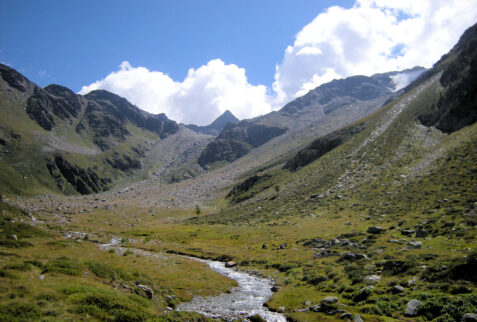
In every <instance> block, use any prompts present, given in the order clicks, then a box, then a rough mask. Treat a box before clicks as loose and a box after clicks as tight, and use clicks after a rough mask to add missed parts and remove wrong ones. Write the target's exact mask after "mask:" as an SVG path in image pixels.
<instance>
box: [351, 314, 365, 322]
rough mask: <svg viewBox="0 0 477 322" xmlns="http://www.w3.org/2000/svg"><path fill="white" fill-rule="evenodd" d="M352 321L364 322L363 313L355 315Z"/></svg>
mask: <svg viewBox="0 0 477 322" xmlns="http://www.w3.org/2000/svg"><path fill="white" fill-rule="evenodd" d="M351 321H352V322H364V321H363V319H362V318H361V315H359V314H356V315H355V316H354V317H353V320H351Z"/></svg>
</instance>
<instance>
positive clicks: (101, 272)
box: [85, 261, 118, 280]
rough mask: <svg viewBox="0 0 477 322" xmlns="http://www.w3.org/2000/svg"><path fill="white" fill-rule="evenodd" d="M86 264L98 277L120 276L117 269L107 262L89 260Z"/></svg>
mask: <svg viewBox="0 0 477 322" xmlns="http://www.w3.org/2000/svg"><path fill="white" fill-rule="evenodd" d="M85 265H86V267H88V269H89V270H90V271H91V272H92V273H93V274H94V275H96V276H98V277H102V278H109V279H110V280H115V279H116V278H117V276H118V273H117V270H116V269H114V268H113V267H111V266H109V265H107V264H103V263H98V262H94V261H88V262H86V263H85Z"/></svg>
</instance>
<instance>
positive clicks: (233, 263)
mask: <svg viewBox="0 0 477 322" xmlns="http://www.w3.org/2000/svg"><path fill="white" fill-rule="evenodd" d="M234 266H237V263H236V262H234V261H228V262H225V267H234Z"/></svg>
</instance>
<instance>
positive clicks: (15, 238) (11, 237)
mask: <svg viewBox="0 0 477 322" xmlns="http://www.w3.org/2000/svg"><path fill="white" fill-rule="evenodd" d="M7 239H13V240H18V237H17V235H7Z"/></svg>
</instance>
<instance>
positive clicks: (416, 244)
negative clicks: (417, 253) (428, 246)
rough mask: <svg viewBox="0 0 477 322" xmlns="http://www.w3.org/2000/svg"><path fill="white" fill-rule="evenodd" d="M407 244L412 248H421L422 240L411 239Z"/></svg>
mask: <svg viewBox="0 0 477 322" xmlns="http://www.w3.org/2000/svg"><path fill="white" fill-rule="evenodd" d="M407 245H408V246H409V247H412V248H421V246H422V242H421V241H411V242H409V243H407Z"/></svg>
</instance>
